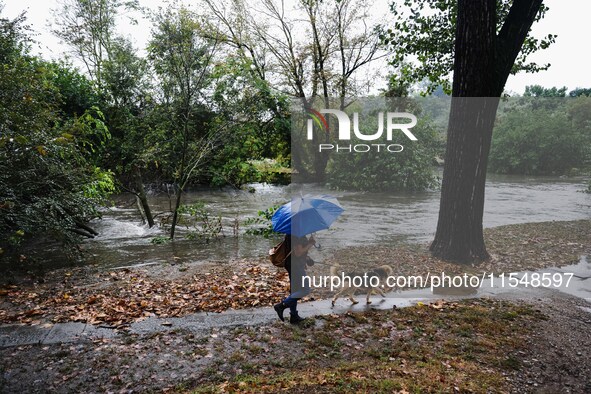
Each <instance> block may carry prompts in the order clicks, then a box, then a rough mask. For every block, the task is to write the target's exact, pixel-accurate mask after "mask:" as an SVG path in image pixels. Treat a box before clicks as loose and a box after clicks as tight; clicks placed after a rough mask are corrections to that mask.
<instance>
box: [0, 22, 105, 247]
mask: <svg viewBox="0 0 591 394" xmlns="http://www.w3.org/2000/svg"><path fill="white" fill-rule="evenodd" d="M20 23H21V22H19V23H13V22H9V21H6V20H0V48H2V50H3V51H5V54H6V53H10V56H0V58H1V59H3V61H2V62H0V247H2V249H3V250H4V249H6V250H8V251H9V252H18V251H19V247H20V246H22V245H23V243H24V241H26V240H28V239H32V238H40V237H41V238H48V237H49V238H53V239H56V240H60V241H63V242H64V243H66V244H68V245H73V244H74V243H75V242H76V241H77V240H78V236H77V235H76V234H74V233H73V232H71V231H70V229H72V228H74V227H76V223H79V222H85V221H88V220H90V219H92V218H94V217H98V216H99V212H98V210H97V206H98V204H100V203H101V202H103V201H104V199H105V198H106V196H107V195H108V193H110V192H112V191H113V190H114V188H113V180H112V174H110V173H109V172H104V171H102V170H100V169H99V168H97V167H95V166H94V165H92V163H91V162H90V161H89V156H90V154H91V153H94V154H97V153H98V151H97V149H99V148H100V146H102V144H103V143H104V141H105V139H106V138H108V129H107V128H106V126H105V124H104V123H103V120H102V118H101V117H102V114H101V113H100V111H99V110H98V109H96V108H95V109H90V110H87V111H85V112H84V113H83V114H81V115H80V116H78V117H74V118H68V117H67V111H63V107H62V105H63V103H64V102H67V100H66V99H65V98H67V97H68V95H70V94H71V93H72V92H71V90H69V89H66V91H65V92H64V93H63V94H62V91H61V88H63V87H64V86H65V85H64V84H60V83H56V80H59V79H58V78H56V75H70V76H71V75H74V74H75V73H73V72H65V70H64V69H63V68H62V69H60V70H58V71H59V72H56V68H55V64H51V63H46V62H43V61H40V60H39V59H36V58H33V57H30V56H28V54H27V53H26V45H24V44H22V41H20V40H26V38H24V37H25V35H24V33H23V30H22V27H21V25H20ZM15 37H17V38H18V39H16V40H15ZM11 48H12V49H11ZM82 85H83V84H81V85H76V84H71V85H68V86H82ZM74 95H75V94H74ZM81 95H84V92H81ZM9 254H10V253H9Z"/></svg>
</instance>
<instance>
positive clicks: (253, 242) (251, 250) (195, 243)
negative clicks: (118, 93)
mask: <svg viewBox="0 0 591 394" xmlns="http://www.w3.org/2000/svg"><path fill="white" fill-rule="evenodd" d="M583 184H584V180H583V179H581V178H557V177H524V176H498V175H489V177H488V181H487V189H486V204H485V214H484V224H485V226H486V227H493V226H499V225H503V224H514V223H525V222H542V221H550V220H575V219H588V218H591V195H590V194H586V193H582V192H581V191H582V190H583V188H584V186H583ZM251 187H252V189H251V190H250V191H244V190H232V189H224V190H211V189H202V190H191V191H189V192H188V193H186V194H185V195H184V196H185V200H184V202H185V203H194V202H197V201H202V202H204V203H205V206H206V208H207V210H208V211H209V212H210V213H211V214H212V215H221V217H222V222H223V226H224V228H223V232H224V234H225V236H224V237H221V238H220V239H219V240H214V241H210V242H209V243H205V242H204V241H200V240H189V239H186V238H185V237H184V234H186V231H187V230H186V229H185V228H183V227H181V228H179V233H178V239H177V240H175V241H174V242H171V243H165V244H154V243H153V242H152V240H153V239H154V238H155V237H159V236H165V235H166V233H165V232H164V230H163V229H162V228H160V227H159V226H157V227H155V228H152V229H149V228H148V227H147V226H145V225H142V223H141V218H140V216H139V214H138V211H137V209H136V206H135V204H134V200H133V199H132V198H131V197H130V196H118V197H117V198H115V199H114V200H115V203H116V204H115V206H114V207H113V208H110V209H108V210H106V211H105V212H104V215H103V219H102V220H97V221H95V222H94V223H93V227H94V228H96V230H97V231H98V232H99V233H100V235H99V236H98V237H96V238H95V239H93V240H88V241H86V242H85V244H84V249H85V250H86V251H87V252H88V253H89V255H90V258H89V263H94V264H100V265H103V266H105V267H122V266H134V265H141V264H153V263H160V262H188V263H198V262H201V261H205V260H228V259H231V258H258V257H260V256H264V255H266V252H267V250H268V249H269V247H270V246H272V244H274V243H275V242H277V240H276V239H265V238H262V237H260V236H252V235H245V234H244V232H245V231H246V229H247V226H245V224H244V222H245V220H246V219H247V218H249V217H255V216H256V214H257V211H259V210H264V209H266V208H268V207H270V206H272V205H275V204H281V203H284V202H286V201H288V200H289V199H290V197H291V194H292V192H293V188H292V187H291V186H271V185H265V184H255V185H251ZM253 190H254V192H252V191H253ZM311 191H312V192H314V191H315V189H314V188H312V189H311ZM317 191H318V192H321V190H320V189H317ZM332 194H333V195H335V196H337V197H338V199H339V201H340V202H341V205H342V206H343V208H344V209H345V212H344V213H343V214H342V216H341V217H340V218H339V219H338V220H337V221H336V222H335V224H334V225H333V227H332V228H331V229H330V230H328V231H323V232H320V233H318V234H317V239H318V241H319V243H320V244H321V246H322V247H321V248H320V249H319V250H316V251H315V252H314V256H315V257H316V258H317V259H318V260H322V258H323V257H326V256H327V255H329V254H331V253H333V252H334V250H336V249H339V248H342V247H345V246H354V245H360V244H368V243H395V242H401V241H411V242H428V241H429V240H431V239H432V237H433V235H434V231H435V227H436V224H437V213H438V208H439V192H422V193H391V194H370V193H355V192H332ZM150 202H151V205H152V209H153V211H154V212H155V213H158V212H162V211H166V210H167V209H168V208H169V204H170V202H169V199H168V197H167V196H166V195H156V196H152V197H150ZM235 223H238V224H239V228H238V232H239V236H234V235H233V232H234V231H233V228H234V224H235ZM52 265H54V266H56V265H59V262H57V261H56V262H55V264H52Z"/></svg>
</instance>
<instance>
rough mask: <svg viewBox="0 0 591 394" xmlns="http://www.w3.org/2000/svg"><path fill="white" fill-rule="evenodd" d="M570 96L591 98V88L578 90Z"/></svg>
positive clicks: (573, 91)
mask: <svg viewBox="0 0 591 394" xmlns="http://www.w3.org/2000/svg"><path fill="white" fill-rule="evenodd" d="M568 95H569V96H571V97H591V88H576V89H575V90H572V91H571V92H570V93H569V94H568Z"/></svg>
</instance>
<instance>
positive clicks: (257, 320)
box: [0, 257, 591, 347]
mask: <svg viewBox="0 0 591 394" xmlns="http://www.w3.org/2000/svg"><path fill="white" fill-rule="evenodd" d="M538 272H540V273H544V272H548V273H551V274H554V273H573V274H574V275H573V278H572V280H571V283H570V284H569V286H568V287H564V286H563V287H561V288H559V289H545V288H531V287H530V288H524V287H518V288H509V287H500V286H499V280H498V279H497V280H496V281H495V283H494V284H493V285H491V283H490V281H488V280H487V281H485V282H484V283H483V284H482V286H481V287H480V288H478V289H476V290H475V289H468V290H467V291H465V292H464V294H458V291H457V289H453V292H450V291H447V290H445V289H439V291H436V292H435V294H432V293H431V291H430V290H429V289H420V290H410V291H404V292H398V293H390V294H389V295H388V297H387V298H385V299H379V297H375V296H374V297H372V300H373V301H374V304H371V305H365V300H364V298H365V297H364V296H359V297H358V298H359V301H360V303H359V304H357V305H351V304H350V302H349V301H348V300H346V299H339V301H338V302H337V305H336V306H335V307H334V308H332V307H331V304H330V300H320V301H313V302H307V303H303V304H301V305H300V306H299V310H300V314H301V315H302V316H317V315H328V314H332V313H337V314H338V313H346V312H356V311H364V310H368V309H392V308H393V307H398V308H400V307H405V306H409V305H413V304H416V303H417V302H419V301H424V302H428V301H434V300H436V299H446V300H451V299H461V298H474V297H495V298H501V299H507V300H518V299H521V300H534V301H535V300H536V299H539V298H553V297H559V296H561V295H564V294H568V295H569V296H575V297H579V298H583V299H586V300H587V301H589V302H590V303H591V263H590V262H588V261H587V259H586V258H585V257H583V258H582V259H581V261H580V262H579V263H578V264H575V265H571V266H567V267H563V268H560V269H556V268H550V269H546V270H542V271H538ZM588 312H590V313H591V308H590V309H588ZM288 315H289V314H288V312H287V311H286V316H288ZM276 319H277V315H276V314H275V311H274V310H273V309H272V308H269V307H268V308H253V309H245V310H232V311H226V312H222V313H205V312H202V313H196V314H192V315H188V316H185V317H179V318H166V319H164V318H148V319H146V320H143V321H140V322H137V323H133V324H132V325H131V327H130V329H129V331H128V333H131V334H140V335H141V334H149V333H155V332H163V331H168V330H174V329H179V328H182V329H185V330H190V331H196V332H207V331H209V330H210V329H212V328H216V327H234V326H253V325H259V324H266V323H269V322H272V321H275V320H276ZM117 335H121V333H119V332H118V331H116V330H113V329H109V328H102V327H100V326H98V327H97V326H93V325H91V324H85V323H58V324H53V325H42V326H22V325H2V326H0V347H11V346H21V345H31V344H41V345H46V344H52V343H66V342H76V341H81V340H88V339H91V338H111V337H115V336H117Z"/></svg>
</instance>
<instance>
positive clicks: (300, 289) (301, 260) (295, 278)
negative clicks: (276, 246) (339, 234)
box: [273, 234, 316, 324]
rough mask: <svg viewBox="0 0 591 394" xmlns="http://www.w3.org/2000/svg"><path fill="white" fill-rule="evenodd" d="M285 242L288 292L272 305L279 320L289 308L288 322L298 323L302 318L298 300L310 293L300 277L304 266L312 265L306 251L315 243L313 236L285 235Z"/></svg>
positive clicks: (304, 271) (304, 272) (303, 273)
mask: <svg viewBox="0 0 591 394" xmlns="http://www.w3.org/2000/svg"><path fill="white" fill-rule="evenodd" d="M285 242H287V245H288V246H287V247H288V250H290V251H291V254H290V255H289V256H287V258H286V259H285V263H284V264H285V269H286V270H287V274H288V275H289V283H290V293H289V295H288V296H287V297H286V298H285V299H283V301H281V302H280V303H278V304H276V305H274V306H273V308H274V309H275V312H277V315H278V316H279V319H281V321H284V320H285V318H284V317H283V312H284V311H285V310H286V309H287V308H289V322H290V323H291V324H298V323H300V322H302V321H303V320H305V319H303V318H302V317H300V315H299V314H298V310H297V307H298V301H299V300H300V299H301V298H303V297H305V296H307V295H308V294H310V287H309V286H303V285H302V278H303V277H304V275H306V266H307V265H309V266H312V265H314V261H313V260H312V259H309V258H308V252H309V251H310V249H311V248H312V247H313V246H314V245H316V241H315V240H314V237H313V236H311V237H310V238H309V239H308V238H306V237H305V236H303V237H297V236H290V235H289V234H286V235H285Z"/></svg>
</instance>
